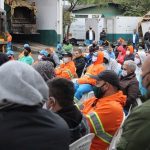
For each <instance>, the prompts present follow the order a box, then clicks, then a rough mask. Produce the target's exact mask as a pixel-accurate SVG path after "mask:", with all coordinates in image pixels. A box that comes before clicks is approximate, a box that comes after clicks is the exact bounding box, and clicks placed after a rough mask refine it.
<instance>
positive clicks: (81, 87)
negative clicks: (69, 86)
mask: <svg viewBox="0 0 150 150" xmlns="http://www.w3.org/2000/svg"><path fill="white" fill-rule="evenodd" d="M74 88H75V97H76V98H77V99H78V100H80V99H81V98H82V95H83V94H85V93H88V92H90V91H92V90H93V87H92V85H90V84H77V83H75V84H74Z"/></svg>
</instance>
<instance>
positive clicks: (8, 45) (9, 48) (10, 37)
mask: <svg viewBox="0 0 150 150" xmlns="http://www.w3.org/2000/svg"><path fill="white" fill-rule="evenodd" d="M6 38H7V46H6V49H7V51H10V50H12V36H11V34H10V33H9V32H6Z"/></svg>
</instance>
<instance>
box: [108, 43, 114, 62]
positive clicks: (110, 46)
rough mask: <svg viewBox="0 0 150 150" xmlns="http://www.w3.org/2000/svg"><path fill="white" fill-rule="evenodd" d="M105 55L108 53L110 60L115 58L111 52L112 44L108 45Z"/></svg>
mask: <svg viewBox="0 0 150 150" xmlns="http://www.w3.org/2000/svg"><path fill="white" fill-rule="evenodd" d="M107 53H108V55H109V57H110V58H112V59H115V58H116V57H115V53H114V51H113V44H109V46H108V50H107Z"/></svg>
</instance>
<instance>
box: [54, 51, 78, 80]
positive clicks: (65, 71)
mask: <svg viewBox="0 0 150 150" xmlns="http://www.w3.org/2000/svg"><path fill="white" fill-rule="evenodd" d="M55 73H56V76H57V77H61V78H66V79H69V80H71V79H73V78H74V77H75V76H76V67H75V64H74V62H73V61H72V54H71V53H69V52H68V53H63V64H61V65H60V66H59V67H57V68H56V69H55Z"/></svg>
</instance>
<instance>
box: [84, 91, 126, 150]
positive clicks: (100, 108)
mask: <svg viewBox="0 0 150 150" xmlns="http://www.w3.org/2000/svg"><path fill="white" fill-rule="evenodd" d="M125 103H126V96H125V95H123V93H122V91H118V92H117V93H115V94H113V95H110V96H107V97H103V98H101V99H96V98H94V97H93V98H91V99H89V100H88V101H86V102H84V104H83V105H84V108H83V110H82V112H83V114H85V115H86V116H87V115H89V114H90V113H92V112H96V113H97V115H98V117H99V119H100V120H101V123H102V125H103V128H104V130H105V132H107V133H108V134H110V135H112V136H113V135H114V134H115V132H116V131H117V129H118V128H119V127H120V125H121V123H122V120H123V107H124V105H125ZM93 104H94V105H93ZM87 118H88V117H87ZM88 122H89V126H90V130H91V132H92V133H95V131H94V128H93V125H92V123H91V121H90V120H89V118H88ZM95 134H96V133H95ZM108 146H109V144H107V143H106V142H104V141H102V140H101V139H100V138H98V137H97V135H96V136H95V137H94V140H93V142H92V146H91V150H106V148H108Z"/></svg>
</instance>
